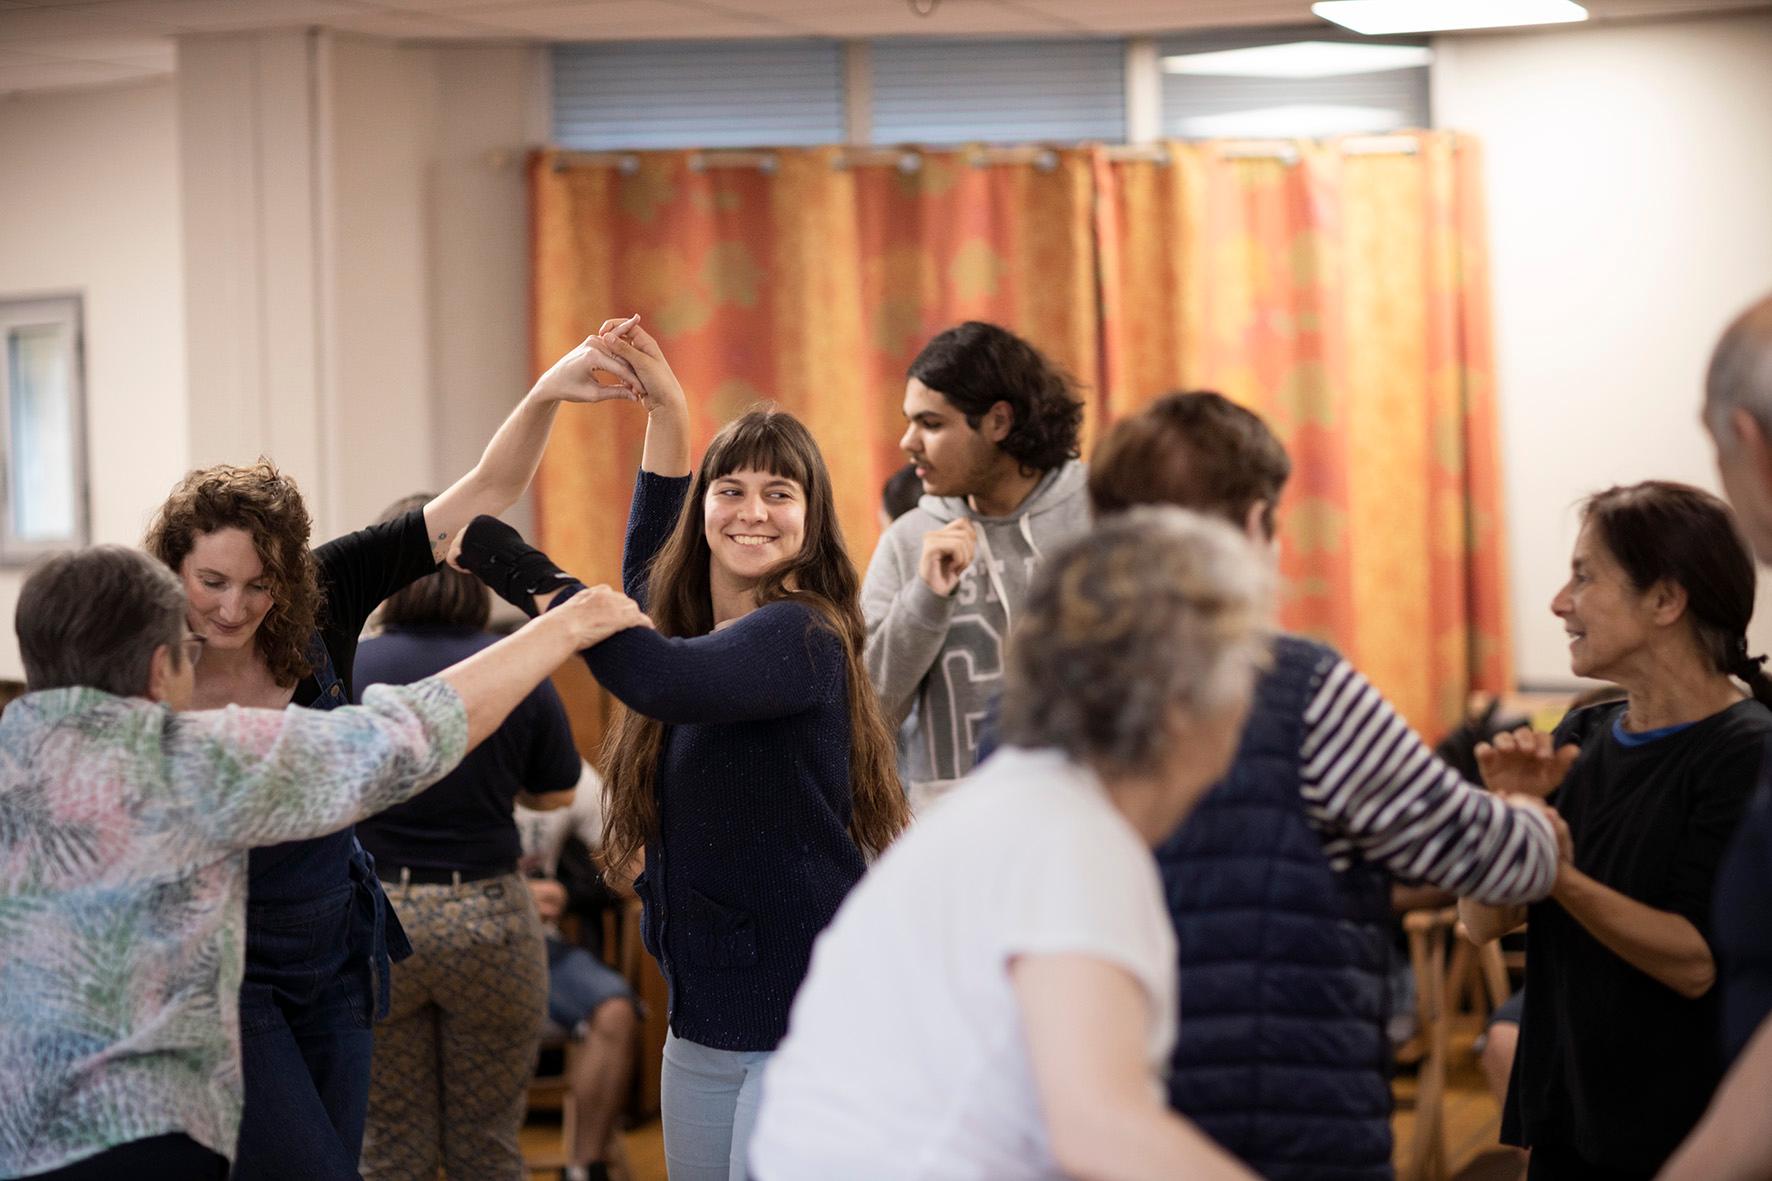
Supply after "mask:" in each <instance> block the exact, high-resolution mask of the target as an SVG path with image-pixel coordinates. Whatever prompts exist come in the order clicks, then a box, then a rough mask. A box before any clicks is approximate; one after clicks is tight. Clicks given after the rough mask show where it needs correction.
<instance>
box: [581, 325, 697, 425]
mask: <svg viewBox="0 0 1772 1181" xmlns="http://www.w3.org/2000/svg"><path fill="white" fill-rule="evenodd" d="M592 339H593V340H596V341H597V342H598V343H599V344H600V345H601V346H602V349H603V351H604V352H605V353H607V354H609V355H610V356H612V357H615V358H616V359H617V360H620V361H621V362H623V363H624V364H625V365H627V366H628V367H629V368H630V369H631V370H632V371H633V372H634V373H635V374H636V375H637V376H638V379H639V389H638V392H639V395H640V401H641V402H643V403H645V406H646V410H647V412H648V413H651V412H652V411H654V410H658V409H661V408H667V407H669V408H677V407H683V406H686V405H687V401H686V399H685V396H684V393H683V386H682V383H680V382H679V381H678V380H677V375H676V374H675V373H673V372H671V366H670V362H668V361H666V360H665V355H664V350H663V349H661V348H659V346H658V341H657V340H655V339H653V337H652V334H651V333H649V332H647V331H646V329H644V328H642V327H640V317H639V315H638V314H635V315H632V316H629V317H628V318H627V319H625V320H605V321H603V327H601V328H599V329H598V330H597V335H596V336H595V337H593V338H592Z"/></svg>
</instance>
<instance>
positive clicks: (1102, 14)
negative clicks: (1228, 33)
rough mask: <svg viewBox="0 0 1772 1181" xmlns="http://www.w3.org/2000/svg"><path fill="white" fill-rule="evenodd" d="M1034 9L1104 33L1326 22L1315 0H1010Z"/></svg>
mask: <svg viewBox="0 0 1772 1181" xmlns="http://www.w3.org/2000/svg"><path fill="white" fill-rule="evenodd" d="M1009 2H1011V3H1013V4H1014V6H1015V7H1017V8H1020V9H1023V10H1025V11H1027V12H1031V13H1039V14H1042V15H1046V16H1051V17H1058V18H1064V19H1067V20H1069V21H1071V22H1072V23H1073V24H1075V25H1077V26H1080V27H1082V28H1086V29H1088V30H1090V31H1092V32H1098V33H1119V34H1140V33H1165V32H1170V31H1172V30H1175V29H1207V28H1224V27H1234V26H1237V25H1257V24H1285V23H1291V24H1302V25H1311V24H1321V23H1322V22H1321V21H1319V20H1318V19H1317V18H1316V17H1314V16H1312V15H1311V11H1310V3H1309V0H1201V2H1197V3H1193V4H1176V3H1174V2H1173V0H1114V2H1111V3H1110V2H1108V0H1093V2H1092V3H1076V2H1072V0H1009Z"/></svg>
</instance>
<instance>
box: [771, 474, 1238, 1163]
mask: <svg viewBox="0 0 1772 1181" xmlns="http://www.w3.org/2000/svg"><path fill="white" fill-rule="evenodd" d="M1265 569H1266V565H1265V563H1264V562H1263V561H1262V560H1261V559H1260V558H1259V557H1258V556H1257V555H1256V554H1255V553H1254V552H1253V551H1252V550H1251V549H1250V548H1249V546H1248V544H1247V543H1246V542H1245V541H1244V540H1243V539H1242V538H1241V537H1240V536H1238V535H1237V534H1236V533H1235V532H1234V531H1233V530H1231V529H1230V528H1229V527H1227V526H1225V525H1222V524H1219V523H1217V522H1213V521H1208V520H1206V519H1204V518H1202V517H1199V516H1195V515H1193V514H1191V513H1187V512H1184V511H1182V510H1179V509H1173V508H1164V509H1150V510H1139V511H1136V512H1133V513H1129V514H1126V515H1125V516H1123V517H1119V518H1116V519H1114V520H1112V521H1109V522H1107V523H1105V524H1103V525H1101V526H1099V527H1098V528H1096V529H1095V530H1094V531H1093V532H1092V533H1091V534H1089V535H1088V536H1086V537H1084V538H1082V539H1080V540H1078V541H1075V542H1072V543H1071V544H1069V545H1068V546H1066V547H1065V548H1064V549H1062V550H1061V551H1059V552H1058V553H1057V554H1056V555H1055V556H1054V557H1053V558H1052V559H1051V560H1050V562H1049V563H1048V565H1047V566H1046V567H1045V569H1044V570H1043V571H1042V573H1041V576H1040V578H1039V579H1038V581H1037V583H1036V585H1035V588H1034V590H1033V592H1032V594H1031V596H1030V601H1029V604H1028V606H1027V608H1026V609H1025V614H1023V615H1022V617H1021V619H1020V620H1019V621H1018V625H1017V630H1016V632H1015V635H1014V637H1013V639H1012V642H1011V644H1010V647H1009V654H1008V668H1007V670H1006V675H1005V689H1004V698H1003V723H1002V724H1003V734H1004V738H1005V739H1006V740H1007V742H1008V743H1009V744H1010V745H1009V747H1008V748H1006V749H1004V750H1003V751H1001V752H1000V753H999V754H998V755H997V756H996V757H995V758H993V759H992V760H991V761H990V762H988V763H986V764H984V765H983V766H982V767H980V768H979V769H978V770H977V771H976V772H974V773H973V775H972V776H971V777H970V778H969V779H968V780H967V781H966V783H965V784H964V785H963V786H962V787H961V788H960V789H959V790H957V791H955V792H953V793H952V794H951V795H950V796H949V798H947V799H945V800H944V801H943V802H942V803H941V805H940V806H938V807H936V808H934V809H932V810H931V811H930V812H929V813H928V814H927V815H926V816H925V817H924V818H923V819H922V820H920V821H919V822H918V823H917V824H916V825H915V826H914V827H913V828H912V829H911V830H910V831H909V832H907V833H906V835H905V836H904V837H902V838H901V839H900V840H899V841H898V842H897V843H896V844H895V845H893V846H892V848H890V849H889V850H888V851H887V852H886V854H885V855H884V856H883V857H882V858H881V859H880V861H879V863H878V864H877V865H876V866H875V867H874V869H873V870H872V871H871V872H870V873H869V874H868V876H867V877H866V878H864V879H863V880H862V882H861V884H860V885H859V886H857V887H856V889H855V890H854V892H853V893H851V894H850V896H849V898H848V900H847V901H845V902H844V904H843V907H842V909H841V910H840V911H839V912H838V913H837V917H836V919H835V921H834V922H833V923H832V924H831V926H830V927H829V929H827V930H826V931H825V933H824V934H823V936H821V937H820V939H819V941H818V943H817V945H816V947H815V949H814V952H813V958H812V969H811V973H810V975H809V976H808V977H807V979H806V982H805V984H804V985H803V986H802V987H801V989H800V992H799V995H798V998H797V999H796V1000H795V1003H794V1008H793V1015H792V1017H791V1020H790V1024H789V1029H788V1036H787V1040H786V1041H785V1042H783V1043H782V1045H781V1048H780V1050H779V1051H778V1052H777V1053H776V1056H775V1059H774V1061H773V1062H772V1063H771V1064H770V1067H769V1071H768V1074H767V1075H766V1077H765V1080H764V1086H763V1110H762V1114H761V1117H760V1120H759V1123H758V1126H757V1132H756V1138H755V1140H754V1141H753V1144H752V1148H751V1171H752V1174H753V1176H754V1177H755V1178H756V1181H829V1179H830V1178H833V1177H842V1178H844V1179H845V1181H874V1179H878V1181H886V1179H893V1181H898V1179H905V1181H909V1179H912V1178H941V1179H943V1181H965V1179H979V1181H984V1179H988V1181H1011V1179H1015V1178H1045V1177H1057V1176H1061V1175H1063V1176H1071V1177H1082V1178H1104V1179H1105V1178H1114V1179H1119V1178H1126V1179H1138V1178H1146V1177H1149V1178H1156V1177H1178V1176H1186V1177H1189V1178H1196V1179H1214V1178H1221V1177H1222V1178H1232V1177H1235V1178H1248V1177H1252V1176H1253V1175H1252V1174H1250V1173H1248V1172H1246V1171H1245V1170H1244V1169H1243V1168H1242V1166H1241V1165H1239V1164H1238V1163H1237V1162H1236V1161H1234V1160H1233V1159H1232V1158H1231V1157H1229V1156H1227V1155H1226V1154H1225V1153H1224V1152H1223V1151H1222V1150H1220V1149H1219V1148H1218V1147H1217V1146H1216V1145H1214V1144H1213V1143H1212V1142H1211V1141H1210V1140H1209V1139H1207V1138H1206V1137H1205V1136H1204V1135H1203V1134H1202V1133H1200V1132H1199V1131H1197V1130H1196V1129H1195V1128H1194V1127H1193V1126H1192V1125H1191V1124H1189V1123H1187V1122H1186V1121H1185V1120H1183V1119H1182V1118H1180V1117H1179V1116H1177V1115H1175V1114H1174V1113H1173V1112H1171V1111H1170V1110H1169V1109H1168V1107H1167V1106H1166V1105H1165V1103H1164V1101H1163V1093H1162V1089H1161V1087H1160V1086H1159V1084H1158V1077H1157V1071H1158V1069H1159V1068H1160V1066H1161V1064H1162V1063H1163V1062H1165V1061H1166V1060H1167V1057H1168V1054H1169V1049H1170V1045H1171V1043H1172V1042H1173V1040H1174V1037H1175V1020H1174V1013H1175V1010H1176V1002H1175V990H1176V983H1175V973H1176V967H1175V963H1176V951H1175V941H1174V934H1173V929H1172V927H1171V926H1170V922H1169V916H1168V911H1167V909H1166V907H1165V905H1164V902H1163V897H1162V893H1161V887H1160V885H1159V882H1158V877H1157V870H1156V866H1155V863H1154V861H1153V859H1152V857H1151V854H1150V850H1151V847H1152V846H1153V845H1155V844H1156V843H1158V842H1159V841H1161V840H1162V839H1163V838H1164V837H1165V836H1167V835H1168V834H1169V832H1170V831H1171V830H1172V829H1173V828H1174V827H1175V826H1176V824H1178V823H1179V822H1180V821H1181V819H1182V818H1183V817H1184V816H1185V815H1186V814H1187V812H1188V810H1189V809H1190V808H1191V807H1192V806H1193V804H1194V802H1195V800H1196V799H1197V798H1198V797H1199V795H1200V794H1201V793H1202V792H1204V791H1205V789H1206V788H1207V787H1209V786H1210V785H1211V784H1212V783H1213V782H1214V781H1216V780H1217V779H1218V777H1219V776H1220V774H1221V773H1222V772H1223V770H1224V769H1225V767H1226V765H1227V764H1228V763H1229V761H1230V758H1231V755H1232V753H1233V751H1234V750H1235V747H1236V741H1237V735H1238V733H1239V732H1240V731H1241V728H1242V723H1243V716H1244V713H1245V712H1246V711H1247V708H1248V702H1249V692H1250V686H1251V683H1252V680H1253V676H1254V670H1255V668H1256V666H1257V664H1258V662H1259V660H1260V653H1261V652H1262V636H1263V634H1264V632H1265V630H1266V624H1267V601H1268V594H1267V591H1268V587H1267V576H1266V574H1265Z"/></svg>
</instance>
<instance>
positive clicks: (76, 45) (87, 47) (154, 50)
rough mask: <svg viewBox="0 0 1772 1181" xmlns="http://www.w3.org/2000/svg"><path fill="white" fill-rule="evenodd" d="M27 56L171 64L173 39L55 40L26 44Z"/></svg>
mask: <svg viewBox="0 0 1772 1181" xmlns="http://www.w3.org/2000/svg"><path fill="white" fill-rule="evenodd" d="M27 44H28V46H29V48H28V49H27V50H26V52H28V53H34V54H36V55H37V56H39V57H56V58H64V59H66V60H68V61H88V62H104V61H126V60H137V59H145V60H155V61H157V60H159V59H160V58H162V57H164V58H165V60H166V62H167V64H168V65H170V64H171V63H172V57H173V47H172V38H171V37H170V36H167V35H160V34H143V35H141V36H136V37H55V38H46V39H43V40H34V41H30V42H28V43H27Z"/></svg>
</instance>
